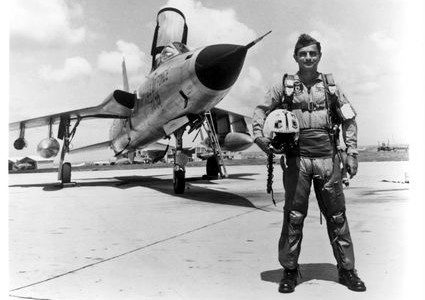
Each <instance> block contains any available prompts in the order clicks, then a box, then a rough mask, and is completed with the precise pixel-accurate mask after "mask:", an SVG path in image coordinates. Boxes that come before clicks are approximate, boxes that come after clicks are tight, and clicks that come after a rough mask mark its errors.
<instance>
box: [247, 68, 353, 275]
mask: <svg viewBox="0 0 425 300" xmlns="http://www.w3.org/2000/svg"><path fill="white" fill-rule="evenodd" d="M294 76H295V77H294V79H295V82H294V93H293V99H292V103H294V104H295V105H294V107H295V109H292V112H293V113H294V114H295V115H296V116H297V118H298V121H299V125H300V136H299V152H297V153H296V154H287V155H286V156H282V158H281V166H282V169H283V185H284V189H285V205H284V218H283V226H282V232H281V237H280V240H279V262H280V263H281V265H282V266H283V267H284V268H287V269H295V268H297V267H298V257H299V254H300V249H301V241H302V237H303V232H302V230H303V224H304V219H305V217H306V215H307V209H308V198H309V195H310V189H311V183H312V182H313V185H314V190H315V194H316V198H317V200H318V204H319V207H320V210H321V212H322V213H323V215H324V216H325V218H326V223H327V230H328V235H329V239H330V242H331V245H332V249H333V253H334V256H335V258H336V260H337V263H338V266H339V267H340V268H343V269H347V270H352V269H354V251H353V243H352V241H351V237H350V230H349V227H348V223H347V218H346V215H345V198H344V193H343V188H342V178H341V169H340V159H339V156H338V155H337V154H336V145H335V143H334V139H333V138H332V136H331V134H330V132H331V131H330V129H331V121H330V118H331V116H330V115H331V114H332V112H331V111H330V110H329V109H328V107H329V106H327V105H326V101H328V100H327V96H326V94H325V93H327V92H328V91H327V88H326V85H325V83H324V77H323V75H322V74H319V76H318V77H317V78H316V80H315V82H314V84H313V85H312V86H311V87H310V88H307V87H306V86H305V85H304V84H303V83H302V82H301V81H300V79H299V77H298V75H294ZM283 93H284V86H283V84H282V82H280V83H278V84H276V85H274V86H272V87H271V88H270V89H269V91H268V92H267V94H266V101H265V103H264V104H263V105H259V106H257V107H256V109H255V111H254V117H253V133H254V138H257V137H262V136H263V132H262V128H263V124H264V120H265V118H266V116H267V115H268V113H270V112H271V111H272V110H274V109H278V108H282V99H283ZM334 95H335V96H336V99H337V101H338V102H339V105H341V106H342V105H343V104H349V102H348V100H347V98H346V97H345V96H344V94H343V93H342V92H341V90H340V89H339V88H338V87H337V86H336V92H335V93H334ZM328 99H329V97H328ZM328 104H329V101H328ZM340 122H341V124H340V125H341V127H342V134H343V139H344V142H345V144H346V146H347V153H348V154H349V155H357V125H356V121H355V118H351V119H348V120H344V121H342V120H341V119H340Z"/></svg>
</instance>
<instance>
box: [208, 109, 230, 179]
mask: <svg viewBox="0 0 425 300" xmlns="http://www.w3.org/2000/svg"><path fill="white" fill-rule="evenodd" d="M205 117H206V120H207V122H206V123H207V126H208V128H205V127H204V128H205V131H206V132H207V134H208V137H209V138H210V142H211V148H212V150H213V154H214V156H215V157H216V158H217V163H218V167H219V168H218V169H219V172H220V176H221V178H226V177H227V171H226V166H225V165H224V162H223V152H222V151H221V147H220V143H219V142H218V137H217V132H216V130H215V127H214V121H213V117H212V114H211V111H209V110H208V111H206V112H205Z"/></svg>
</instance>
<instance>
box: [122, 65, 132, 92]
mask: <svg viewBox="0 0 425 300" xmlns="http://www.w3.org/2000/svg"><path fill="white" fill-rule="evenodd" d="M121 67H122V84H123V90H124V91H126V92H130V87H129V85H128V77H127V68H126V66H125V59H124V57H123V58H122V64H121Z"/></svg>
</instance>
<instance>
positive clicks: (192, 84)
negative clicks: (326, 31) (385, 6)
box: [9, 7, 270, 193]
mask: <svg viewBox="0 0 425 300" xmlns="http://www.w3.org/2000/svg"><path fill="white" fill-rule="evenodd" d="M268 33H270V32H268ZM268 33H266V34H265V35H267V34H268ZM187 35H188V26H187V23H186V18H185V16H184V15H183V13H182V12H181V11H180V10H178V9H176V8H173V7H165V8H163V9H161V10H160V11H159V12H158V14H157V18H156V27H155V32H154V36H153V41H152V48H151V55H152V70H151V72H150V73H149V74H148V75H147V78H146V80H145V81H144V82H143V83H142V84H141V85H140V86H139V88H138V89H137V90H136V91H135V92H134V93H131V92H130V90H129V83H128V77H127V72H126V66H125V62H124V61H123V64H122V73H123V74H122V76H123V90H115V91H113V92H112V93H111V94H110V95H109V96H107V97H106V99H105V100H104V101H103V102H102V103H101V104H99V105H97V106H94V107H86V108H82V109H77V110H73V111H67V112H61V113H57V114H52V115H47V116H42V117H37V118H33V119H28V120H22V121H19V122H14V123H11V124H9V126H10V129H11V130H19V131H20V133H19V137H18V138H17V139H16V140H15V142H14V147H15V148H16V149H18V150H20V149H23V148H24V147H26V141H25V129H26V128H32V127H38V126H48V128H49V134H48V137H47V138H46V139H43V140H42V141H41V142H40V143H39V144H38V147H37V152H38V153H39V155H40V156H42V157H45V158H49V157H54V156H57V155H58V153H59V152H60V160H59V167H58V180H59V181H60V183H61V184H67V183H70V182H71V164H70V163H69V162H66V160H65V158H66V154H67V153H68V152H70V142H71V140H72V139H73V137H74V135H75V133H76V129H77V127H78V125H79V124H80V122H81V121H82V120H87V119H93V118H110V119H115V120H114V121H113V125H112V127H111V128H110V139H109V140H108V141H105V142H103V143H98V144H95V145H89V146H85V147H83V149H79V150H89V149H95V148H100V147H110V148H111V149H112V150H113V151H114V153H115V157H117V158H120V157H123V156H126V157H129V158H132V157H134V153H135V152H136V151H137V150H140V149H143V148H146V147H148V146H149V145H151V144H154V143H156V142H157V141H158V140H160V139H163V138H166V137H170V136H171V135H174V137H175V141H176V145H175V151H174V167H173V185H174V191H175V193H183V192H184V190H185V166H186V163H187V161H188V158H187V156H186V155H185V154H184V153H183V139H182V137H183V133H184V132H185V131H186V130H189V132H192V131H194V130H201V129H202V128H201V127H203V128H204V129H205V130H206V132H208V133H209V141H210V144H211V145H212V148H213V152H212V156H211V158H210V159H208V160H207V175H210V176H216V175H217V172H219V173H220V175H221V176H223V177H224V176H226V170H225V166H224V164H222V159H221V156H220V154H221V148H225V149H226V150H229V151H242V150H244V149H247V148H248V147H250V146H251V145H252V143H253V141H252V138H251V136H250V135H249V131H248V128H247V123H246V120H245V117H244V116H242V115H240V114H237V113H231V112H228V111H225V110H222V109H217V108H215V106H216V105H217V104H218V103H219V102H220V101H221V100H222V99H223V98H224V97H225V95H226V94H227V93H228V92H229V90H230V88H231V87H232V86H233V84H234V83H235V81H236V80H237V78H238V76H239V74H240V72H241V69H242V66H243V63H244V60H245V56H246V54H247V51H248V49H249V48H251V47H252V46H253V45H255V44H256V43H257V42H259V41H260V40H261V39H262V38H263V37H264V36H265V35H263V36H262V37H260V38H258V39H256V40H254V41H252V42H250V43H248V44H247V45H233V44H216V45H209V46H206V47H202V48H199V49H194V50H191V49H189V48H188V46H187V45H186V44H187ZM54 124H59V127H58V134H57V138H58V139H60V140H63V143H62V146H60V144H59V142H58V140H57V139H56V138H54V137H53V133H52V125H54ZM75 151H78V149H76V150H75ZM164 154H165V153H164Z"/></svg>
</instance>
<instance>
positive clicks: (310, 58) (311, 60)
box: [294, 44, 322, 71]
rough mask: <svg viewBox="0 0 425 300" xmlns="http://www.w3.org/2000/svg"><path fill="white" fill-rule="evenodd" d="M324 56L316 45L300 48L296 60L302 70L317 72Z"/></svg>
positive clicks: (295, 56) (295, 55)
mask: <svg viewBox="0 0 425 300" xmlns="http://www.w3.org/2000/svg"><path fill="white" fill-rule="evenodd" d="M321 57H322V54H321V53H320V52H319V49H318V48H317V45H316V44H313V45H310V46H306V47H303V48H300V49H299V50H298V52H297V54H294V59H295V61H296V62H297V63H298V66H299V68H300V70H301V71H302V70H306V71H307V70H317V65H318V64H319V62H320V58H321Z"/></svg>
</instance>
